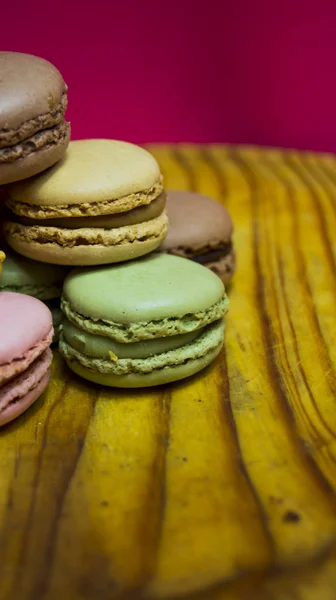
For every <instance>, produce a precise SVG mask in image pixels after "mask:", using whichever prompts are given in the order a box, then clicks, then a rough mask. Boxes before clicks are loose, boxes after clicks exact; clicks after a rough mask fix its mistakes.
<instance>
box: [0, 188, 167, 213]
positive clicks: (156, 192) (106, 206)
mask: <svg viewBox="0 0 336 600" xmlns="http://www.w3.org/2000/svg"><path fill="white" fill-rule="evenodd" d="M162 192H163V184H162V181H158V182H157V183H155V184H154V185H153V186H152V187H151V188H149V189H147V190H143V191H140V192H133V193H131V194H128V195H127V196H121V197H120V198H111V199H110V200H105V201H104V202H82V203H80V204H71V203H69V204H59V205H58V204H57V205H52V204H48V205H43V206H40V205H38V204H35V203H34V204H33V203H30V204H28V203H26V202H22V201H18V200H16V199H15V198H14V197H13V198H12V197H9V199H8V200H7V202H6V204H7V206H8V208H10V209H11V210H12V211H13V213H15V214H16V215H18V216H21V217H29V218H30V219H37V220H40V219H41V220H43V219H54V218H61V217H66V218H68V217H96V216H101V215H112V214H115V213H121V212H126V211H129V210H131V209H134V208H137V207H139V206H143V205H146V204H150V203H151V202H153V200H156V198H158V196H160V194H161V193H162Z"/></svg>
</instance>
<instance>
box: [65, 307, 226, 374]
mask: <svg viewBox="0 0 336 600" xmlns="http://www.w3.org/2000/svg"><path fill="white" fill-rule="evenodd" d="M181 337H184V336H181ZM66 339H69V338H66V335H64V332H61V339H60V352H61V354H62V355H63V356H64V358H65V359H66V360H67V361H69V362H71V361H77V362H79V363H80V364H81V365H82V366H83V367H85V368H87V369H91V370H92V371H98V372H100V373H106V374H109V373H111V374H114V375H127V374H130V373H139V374H147V373H151V372H152V371H154V370H160V369H164V368H167V367H175V366H178V365H185V364H186V363H187V362H189V361H194V360H197V359H200V358H202V357H204V356H205V355H207V354H208V353H212V352H213V351H214V350H215V349H218V351H219V349H220V348H221V346H222V344H223V339H224V321H223V319H220V320H218V321H216V322H215V323H212V324H211V325H208V326H207V327H204V328H202V329H201V330H200V331H199V332H198V335H197V337H196V338H194V339H192V340H191V341H190V342H189V343H186V344H184V345H181V346H179V347H177V348H173V349H171V350H168V351H166V352H161V353H159V354H154V355H152V356H149V357H147V358H119V357H118V356H116V355H115V354H114V353H113V352H111V355H110V357H109V358H106V355H105V353H104V351H102V354H103V356H102V357H101V358H93V357H92V356H89V355H88V354H85V353H83V352H81V351H79V350H77V349H76V348H75V347H74V346H72V345H70V344H69V343H68V342H67V341H66ZM131 346H133V344H131Z"/></svg>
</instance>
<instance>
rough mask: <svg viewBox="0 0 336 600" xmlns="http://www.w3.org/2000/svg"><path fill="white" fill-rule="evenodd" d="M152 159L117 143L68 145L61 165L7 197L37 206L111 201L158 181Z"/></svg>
mask: <svg viewBox="0 0 336 600" xmlns="http://www.w3.org/2000/svg"><path fill="white" fill-rule="evenodd" d="M160 179H161V174H160V169H159V165H158V163H157V161H156V160H155V158H154V157H153V156H152V155H151V154H150V153H149V152H147V151H146V150H144V149H143V148H140V147H139V146H135V145H134V144H129V143H127V142H121V141H117V140H104V139H100V140H99V139H97V140H94V139H91V140H78V141H73V142H70V144H69V148H68V150H67V152H66V154H65V156H64V159H63V160H62V161H61V163H59V164H57V165H55V166H54V167H53V168H52V169H51V170H49V171H48V172H47V173H42V174H41V175H40V176H39V177H36V178H34V179H31V180H29V181H26V182H24V183H19V184H17V185H14V186H12V187H11V189H10V192H9V193H10V197H11V198H12V199H15V200H18V201H20V202H27V203H28V204H30V205H38V206H49V205H52V206H59V205H69V204H83V203H88V204H91V203H95V202H104V201H106V200H113V199H116V198H120V197H122V196H127V195H128V194H132V193H137V192H141V191H143V190H148V189H149V188H151V187H152V186H153V185H154V184H156V183H158V182H160Z"/></svg>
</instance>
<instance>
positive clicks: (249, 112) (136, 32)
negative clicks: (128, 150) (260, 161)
mask: <svg viewBox="0 0 336 600" xmlns="http://www.w3.org/2000/svg"><path fill="white" fill-rule="evenodd" d="M1 22H2V27H1V42H0V43H1V49H3V50H16V51H22V52H30V53H32V54H37V55H40V56H43V57H45V58H47V59H49V60H50V61H52V62H54V63H55V64H56V66H58V68H59V69H60V70H61V72H62V73H63V75H64V78H65V79H66V81H67V83H68V85H69V99H70V101H69V110H68V116H69V119H70V120H71V122H72V131H73V137H74V138H81V137H113V138H117V139H118V138H119V139H120V138H121V139H126V140H130V141H134V142H138V143H142V142H180V141H187V142H243V143H252V144H266V145H281V146H292V147H300V148H312V149H316V150H331V151H336V0H330V1H328V0H306V1H304V0H302V1H299V0H230V1H228V0H170V1H169V2H164V0H124V1H122V0H118V2H116V1H115V0H106V1H105V2H104V1H102V0H97V1H94V2H90V3H89V2H88V0H81V2H79V1H78V0H67V1H65V0H58V2H55V3H46V2H45V1H43V2H42V0H31V1H29V2H28V1H26V2H24V1H23V0H21V2H19V3H17V2H11V3H9V2H6V8H5V9H4V8H3V7H2V10H1Z"/></svg>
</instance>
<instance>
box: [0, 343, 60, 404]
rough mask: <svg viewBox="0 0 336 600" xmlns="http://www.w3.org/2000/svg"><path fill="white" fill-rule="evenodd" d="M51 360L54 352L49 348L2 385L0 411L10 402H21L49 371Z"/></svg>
mask: <svg viewBox="0 0 336 600" xmlns="http://www.w3.org/2000/svg"><path fill="white" fill-rule="evenodd" d="M51 361H52V352H51V350H50V349H49V348H47V349H46V350H44V352H43V353H42V354H41V355H40V356H38V357H37V358H36V359H35V360H34V362H32V364H31V365H30V366H29V367H28V369H26V370H25V371H24V372H23V373H21V374H20V375H18V376H17V377H14V379H11V380H10V381H9V382H7V383H5V385H3V386H2V387H0V413H1V412H2V411H3V410H5V409H6V408H7V407H8V406H9V405H10V404H13V403H15V402H19V401H20V400H21V398H23V397H24V396H26V394H28V393H29V392H31V391H32V390H33V389H34V388H36V387H37V386H38V384H39V383H40V381H41V379H42V378H43V377H44V376H45V374H46V373H47V371H48V369H49V367H50V365H51Z"/></svg>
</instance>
